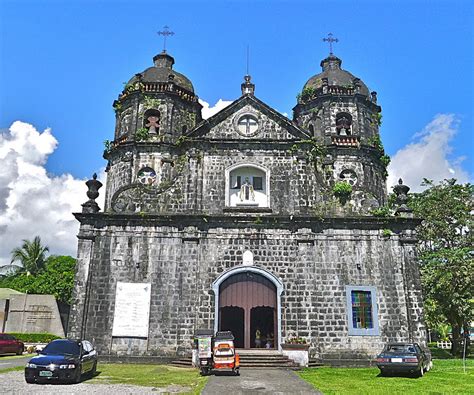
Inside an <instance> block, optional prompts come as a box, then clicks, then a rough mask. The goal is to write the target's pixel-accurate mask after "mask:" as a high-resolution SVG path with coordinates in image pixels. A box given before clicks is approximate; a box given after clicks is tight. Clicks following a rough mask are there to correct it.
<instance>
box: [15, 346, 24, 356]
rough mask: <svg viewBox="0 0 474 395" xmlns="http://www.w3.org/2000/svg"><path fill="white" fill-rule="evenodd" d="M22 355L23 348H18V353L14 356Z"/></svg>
mask: <svg viewBox="0 0 474 395" xmlns="http://www.w3.org/2000/svg"><path fill="white" fill-rule="evenodd" d="M21 354H23V347H20V348H19V349H18V351H17V352H16V355H21Z"/></svg>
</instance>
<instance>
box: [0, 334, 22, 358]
mask: <svg viewBox="0 0 474 395" xmlns="http://www.w3.org/2000/svg"><path fill="white" fill-rule="evenodd" d="M24 349H25V345H24V344H23V342H22V341H20V340H18V339H17V338H16V337H15V336H12V335H9V334H7V333H0V354H17V355H21V354H23V351H24Z"/></svg>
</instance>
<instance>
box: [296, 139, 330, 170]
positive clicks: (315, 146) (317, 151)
mask: <svg viewBox="0 0 474 395" xmlns="http://www.w3.org/2000/svg"><path fill="white" fill-rule="evenodd" d="M307 146H309V149H307V148H306V147H307ZM298 151H304V153H305V155H306V159H307V160H308V162H311V163H313V164H315V165H316V163H317V161H318V159H319V158H321V157H323V156H324V155H326V148H325V147H324V146H323V145H322V144H320V143H319V142H318V140H317V139H315V138H311V139H308V140H301V141H298V142H297V143H295V144H293V145H292V146H291V148H290V153H291V154H292V155H295V154H296V153H297V152H298Z"/></svg>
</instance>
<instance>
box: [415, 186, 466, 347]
mask: <svg viewBox="0 0 474 395" xmlns="http://www.w3.org/2000/svg"><path fill="white" fill-rule="evenodd" d="M422 185H424V186H427V187H428V188H427V189H426V190H425V191H423V192H421V193H419V194H414V195H411V199H410V206H411V207H412V208H413V210H414V212H415V214H416V216H417V217H420V218H422V219H423V222H422V224H421V225H420V227H419V229H418V236H419V238H420V246H419V257H420V273H421V279H422V285H423V293H424V297H425V313H426V318H427V323H428V325H429V326H431V327H432V328H433V327H435V326H438V325H440V324H442V323H443V320H446V321H447V323H449V325H451V328H452V348H451V353H452V354H453V355H456V354H458V353H459V351H460V340H461V332H462V329H463V328H464V329H466V328H468V327H469V324H470V322H471V321H472V320H473V319H474V315H473V306H472V295H473V294H474V246H473V237H472V232H471V230H472V229H473V212H474V185H471V184H464V185H462V184H457V183H456V180H454V179H451V180H444V181H442V182H440V183H439V184H438V185H435V184H434V183H433V181H430V180H426V179H425V180H424V183H423V184H422Z"/></svg>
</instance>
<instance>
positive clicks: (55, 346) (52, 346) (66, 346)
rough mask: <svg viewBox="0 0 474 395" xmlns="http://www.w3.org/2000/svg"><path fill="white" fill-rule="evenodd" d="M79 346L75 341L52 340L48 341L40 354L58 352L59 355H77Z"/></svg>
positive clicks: (79, 349)
mask: <svg viewBox="0 0 474 395" xmlns="http://www.w3.org/2000/svg"><path fill="white" fill-rule="evenodd" d="M80 352H81V348H80V347H79V344H78V343H75V342H52V343H49V344H48V345H47V346H46V347H45V348H43V351H41V353H42V354H60V355H66V354H67V355H79V354H80Z"/></svg>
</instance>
